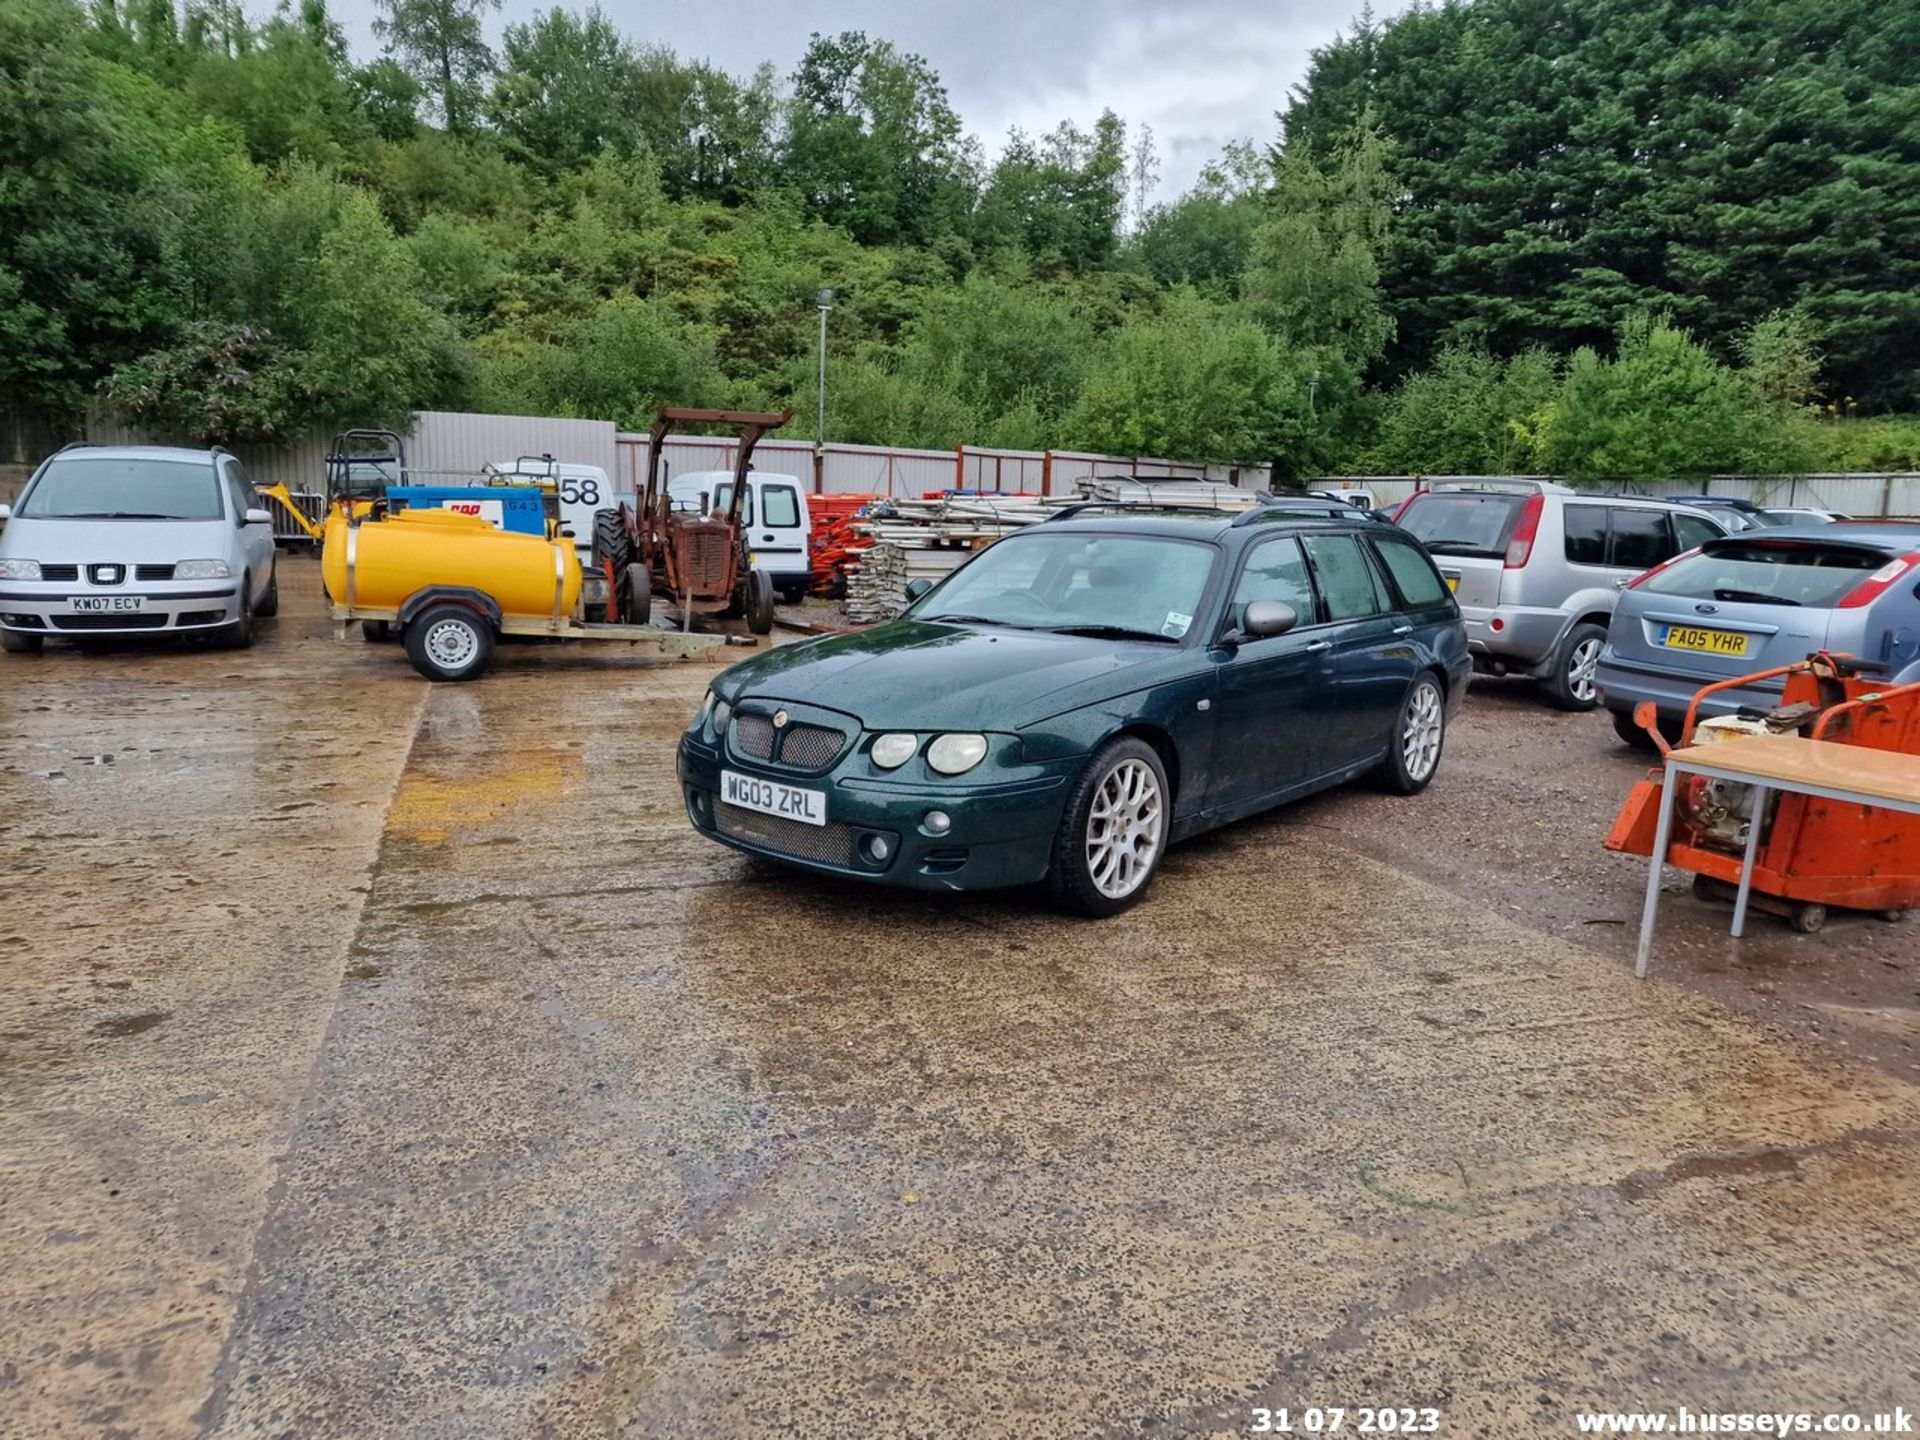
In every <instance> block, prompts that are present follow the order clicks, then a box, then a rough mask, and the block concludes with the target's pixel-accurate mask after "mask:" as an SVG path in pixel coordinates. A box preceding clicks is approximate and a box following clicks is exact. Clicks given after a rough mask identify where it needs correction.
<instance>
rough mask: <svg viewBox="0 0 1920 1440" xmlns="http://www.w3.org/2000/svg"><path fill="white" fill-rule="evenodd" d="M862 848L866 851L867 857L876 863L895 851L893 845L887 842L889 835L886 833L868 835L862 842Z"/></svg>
mask: <svg viewBox="0 0 1920 1440" xmlns="http://www.w3.org/2000/svg"><path fill="white" fill-rule="evenodd" d="M860 848H861V850H862V851H864V852H865V853H866V857H867V859H869V860H871V861H873V863H874V864H876V865H878V864H879V863H880V862H881V861H883V860H885V859H886V858H887V856H889V855H891V854H892V853H893V846H892V845H890V844H889V843H888V842H887V837H886V836H884V835H869V836H867V838H866V839H864V840H862V841H861V842H860Z"/></svg>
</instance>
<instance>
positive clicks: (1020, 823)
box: [678, 735, 1086, 890]
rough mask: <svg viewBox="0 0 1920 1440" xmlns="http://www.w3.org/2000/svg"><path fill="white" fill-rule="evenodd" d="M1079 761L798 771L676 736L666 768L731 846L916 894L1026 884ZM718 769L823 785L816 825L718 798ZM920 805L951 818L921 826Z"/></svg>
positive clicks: (705, 827)
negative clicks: (990, 768) (820, 821)
mask: <svg viewBox="0 0 1920 1440" xmlns="http://www.w3.org/2000/svg"><path fill="white" fill-rule="evenodd" d="M856 749H857V747H856ZM1085 761H1086V757H1085V756H1074V757H1072V758H1070V759H1067V760H1058V761H1051V762H1048V763H1045V764H1035V765H1023V766H1020V767H1019V770H1020V771H1021V773H1020V774H1019V775H1018V776H1017V777H1006V778H1001V779H997V780H995V781H994V782H992V783H990V784H973V785H969V784H967V783H965V777H964V776H960V777H956V778H955V779H953V780H950V781H947V780H938V781H936V780H906V779H879V778H875V777H873V776H872V775H870V774H865V773H859V772H861V771H864V770H866V769H867V768H868V767H867V766H866V764H865V762H864V761H861V760H859V759H857V758H856V759H852V760H843V761H842V762H841V764H840V765H839V766H837V767H836V768H835V769H834V770H831V771H829V772H828V773H827V774H825V775H815V776H808V775H803V774H797V773H795V772H794V771H791V770H783V769H779V768H776V767H770V766H766V765H759V764H755V763H753V762H752V761H744V760H742V759H740V758H739V757H738V756H735V755H726V756H723V755H722V753H721V751H720V750H719V749H718V748H717V747H716V746H713V745H709V744H706V743H704V742H703V741H701V740H699V739H696V738H695V737H694V736H692V735H687V736H683V737H682V739H681V741H680V751H679V761H678V772H679V776H680V787H681V795H682V799H683V800H684V801H685V802H686V806H687V818H688V819H689V820H690V821H692V823H693V826H694V828H695V829H696V830H698V831H699V832H700V833H701V834H702V835H705V836H707V837H708V838H709V839H711V840H716V841H718V842H719V843H721V844H723V845H731V846H732V847H733V848H734V849H736V850H744V851H746V852H748V853H749V854H754V855H763V856H766V857H767V858H768V859H772V860H778V861H781V862H782V863H784V864H788V865H796V866H799V867H801V868H802V869H807V870H815V871H819V872H822V873H824V874H829V875H841V876H845V877H847V878H848V879H854V880H868V881H874V882H877V883H880V884H885V885H899V886H905V887H908V888H912V889H916V890H993V889H1001V888H1004V887H1007V886H1012V885H1028V884H1032V883H1033V882H1034V881H1036V880H1039V879H1041V878H1042V877H1044V876H1045V875H1046V873H1047V867H1048V865H1049V863H1050V862H1051V857H1052V851H1053V840H1054V835H1055V833H1056V832H1057V831H1058V830H1059V828H1060V815H1061V811H1062V810H1063V808H1064V807H1065V805H1066V797H1067V790H1068V782H1069V781H1070V780H1071V779H1072V778H1073V776H1074V775H1075V774H1077V773H1078V771H1079V767H1080V766H1081V765H1083V764H1084V763H1085ZM722 770H732V771H734V772H736V773H738V774H742V775H750V776H752V777H754V778H755V779H760V780H767V781H771V782H773V783H775V784H779V785H792V786H799V787H801V788H804V789H810V790H821V791H824V792H825V794H826V797H827V798H826V812H827V823H826V824H825V825H818V826H816V825H808V824H806V823H804V822H802V821H799V820H790V819H781V818H778V817H775V816H771V815H761V814H759V813H758V812H757V811H750V810H742V809H739V808H738V807H734V806H728V805H725V804H724V803H723V802H722V801H721V799H720V773H721V771H722ZM848 771H853V772H855V773H846V772H848ZM931 810H938V811H941V812H943V813H945V814H946V815H947V816H948V817H949V818H950V819H951V821H952V825H951V828H950V829H948V830H947V831H946V832H945V833H944V834H939V835H935V834H932V833H930V832H929V831H928V830H927V829H926V828H925V819H926V815H927V812H928V811H931ZM876 836H877V837H880V838H881V839H882V840H883V841H884V843H885V848H886V855H885V858H884V859H878V860H876V859H874V858H872V856H871V854H870V853H869V850H868V841H869V837H876Z"/></svg>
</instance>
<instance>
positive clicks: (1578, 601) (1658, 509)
mask: <svg viewBox="0 0 1920 1440" xmlns="http://www.w3.org/2000/svg"><path fill="white" fill-rule="evenodd" d="M1394 518H1395V519H1396V520H1397V521H1398V522H1399V524H1400V525H1401V527H1402V528H1403V529H1405V530H1407V531H1408V532H1409V533H1411V534H1412V535H1413V536H1414V537H1415V538H1416V539H1418V540H1419V541H1420V542H1421V543H1422V544H1423V545H1425V546H1426V547H1427V550H1428V551H1429V552H1430V553H1431V554H1432V555H1433V558H1434V562H1435V563H1436V564H1437V565H1439V567H1440V572H1441V574H1443V575H1445V576H1446V578H1447V584H1448V585H1450V586H1452V587H1453V592H1454V595H1455V597H1456V598H1457V599H1458V600H1459V602H1460V614H1461V616H1462V618H1463V619H1465V621H1466V622H1467V647H1468V649H1469V651H1470V652H1471V653H1472V655H1473V665H1474V669H1475V670H1476V671H1478V672H1480V673H1481V674H1487V675H1509V674H1520V675H1531V676H1533V677H1534V678H1535V679H1537V680H1539V681H1541V682H1542V685H1543V688H1544V689H1545V691H1546V694H1547V698H1548V699H1549V700H1550V701H1552V702H1553V704H1554V705H1556V706H1558V707H1559V708H1560V709H1562V710H1591V709H1593V707H1594V706H1595V705H1597V704H1599V701H1600V696H1599V692H1598V691H1597V690H1596V689H1595V688H1594V683H1593V677H1594V669H1595V667H1596V666H1597V665H1598V664H1599V661H1600V652H1601V650H1602V649H1604V648H1605V646H1606V643H1607V622H1608V621H1609V620H1610V619H1611V618H1612V616H1613V606H1614V602H1615V601H1616V600H1617V599H1618V598H1619V595H1620V589H1621V587H1622V586H1623V585H1624V584H1625V582H1626V581H1627V580H1629V579H1631V578H1632V577H1633V576H1635V575H1638V574H1640V573H1641V572H1642V571H1645V570H1650V569H1652V568H1653V567H1654V566H1655V565H1659V564H1662V563H1663V562H1665V561H1668V560H1671V559H1672V558H1673V557H1674V556H1675V555H1678V554H1680V553H1681V552H1682V551H1685V550H1691V549H1693V548H1694V547H1695V546H1696V545H1700V544H1704V543H1705V542H1706V541H1708V540H1712V539H1716V538H1718V537H1719V536H1721V535H1724V534H1726V533H1727V528H1728V527H1727V525H1726V524H1725V523H1723V522H1722V520H1721V519H1720V518H1719V517H1718V516H1715V515H1714V514H1713V513H1712V512H1711V511H1709V510H1707V509H1705V508H1702V507H1697V506H1692V505H1676V504H1674V503H1673V502H1671V501H1667V500H1642V499H1639V498H1637V497H1635V496H1629V495H1596V494H1593V493H1591V492H1589V491H1581V490H1574V489H1571V488H1569V487H1568V486H1565V485H1556V484H1554V483H1552V482H1551V481H1544V480H1512V481H1507V480H1488V481H1473V482H1469V483H1457V484H1443V485H1438V486H1435V487H1434V488H1433V489H1431V490H1423V491H1421V492H1420V493H1418V494H1416V495H1415V496H1413V498H1412V499H1410V500H1408V501H1407V503H1406V504H1405V505H1404V506H1402V507H1401V509H1400V512H1399V514H1398V515H1396V516H1395V517H1394Z"/></svg>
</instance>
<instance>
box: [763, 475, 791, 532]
mask: <svg viewBox="0 0 1920 1440" xmlns="http://www.w3.org/2000/svg"><path fill="white" fill-rule="evenodd" d="M760 503H761V504H762V506H764V507H765V509H766V514H765V516H764V517H763V518H762V520H761V523H762V524H764V525H770V526H772V527H774V528H775V529H779V528H781V527H783V526H785V527H789V528H791V527H793V526H796V525H798V524H799V523H800V495H799V493H798V492H797V491H796V490H795V489H794V488H793V487H792V486H791V485H768V486H765V487H763V488H762V489H761V491H760Z"/></svg>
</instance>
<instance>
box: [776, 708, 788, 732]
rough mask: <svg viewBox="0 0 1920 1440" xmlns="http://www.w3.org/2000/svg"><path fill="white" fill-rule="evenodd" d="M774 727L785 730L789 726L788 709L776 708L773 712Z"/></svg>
mask: <svg viewBox="0 0 1920 1440" xmlns="http://www.w3.org/2000/svg"><path fill="white" fill-rule="evenodd" d="M773 728H774V729H776V730H784V729H786V728H787V712H786V711H784V710H776V711H774V712H773Z"/></svg>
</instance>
